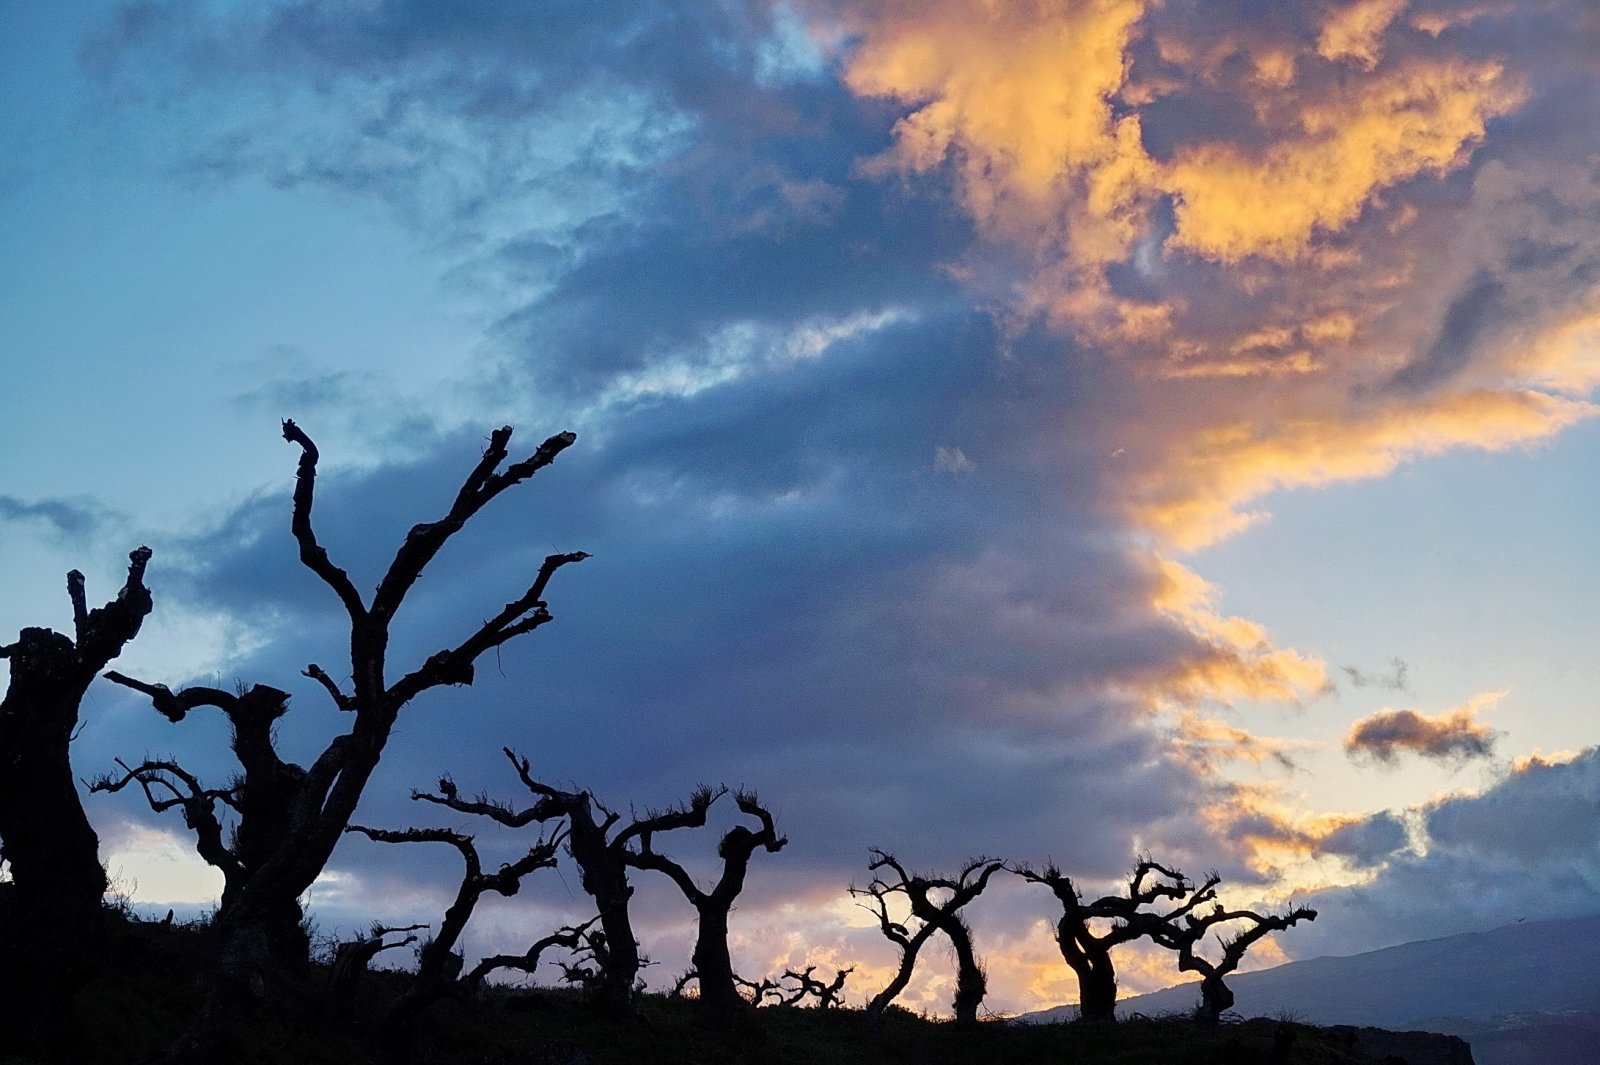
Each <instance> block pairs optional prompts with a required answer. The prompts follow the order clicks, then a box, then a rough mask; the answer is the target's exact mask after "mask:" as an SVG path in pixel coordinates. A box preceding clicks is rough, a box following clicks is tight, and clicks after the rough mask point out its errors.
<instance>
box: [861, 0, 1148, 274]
mask: <svg viewBox="0 0 1600 1065" xmlns="http://www.w3.org/2000/svg"><path fill="white" fill-rule="evenodd" d="M1147 6H1148V4H1147V3H1146V0H1088V2H1080V3H1068V2H1064V0H1057V2H1050V0H1034V2H1031V3H1005V4H1002V3H993V2H982V0H958V2H945V3H928V4H921V3H918V4H911V3H891V4H882V5H874V6H873V7H872V9H871V10H870V13H863V14H856V15H852V16H847V17H849V18H850V19H852V21H853V22H854V23H855V28H856V29H857V30H858V32H860V33H861V34H862V38H861V43H860V45H859V47H858V48H857V49H856V51H855V52H854V53H853V54H852V55H851V57H850V60H849V63H848V65H847V67H846V70H845V81H846V83H847V84H848V85H849V86H850V88H851V89H852V90H854V91H855V92H857V93H860V94H862V95H865V96H880V97H889V98H892V99H895V100H900V101H903V102H905V103H907V104H911V105H914V109H913V110H912V111H911V112H910V113H909V114H907V115H906V116H905V117H904V118H902V119H901V120H900V121H899V123H897V124H896V126H895V130H894V137H895V140H894V145H893V146H892V147H891V148H890V149H889V150H888V151H887V152H885V153H884V154H882V155H880V156H877V157H875V158H874V159H871V160H869V161H868V162H867V163H866V164H865V168H866V170H867V171H868V172H869V173H872V172H876V173H886V172H893V171H900V172H907V173H913V172H919V171H927V170H932V169H934V168H935V167H938V166H940V165H941V164H943V163H944V162H945V161H946V160H947V159H951V160H953V161H954V163H955V165H956V169H957V173H958V175H959V179H958V181H959V188H960V191H961V195H962V199H963V202H964V203H965V205H966V207H967V209H968V210H969V211H970V212H971V213H972V214H973V216H974V217H975V218H976V219H977V220H978V221H979V222H980V223H981V224H983V225H985V226H989V227H992V228H995V229H998V230H1001V231H1003V232H1004V233H1005V234H1006V235H1009V236H1013V237H1018V236H1026V235H1028V234H1029V233H1032V232H1035V227H1036V226H1037V225H1038V223H1040V222H1041V221H1045V220H1049V219H1053V218H1055V217H1056V216H1057V214H1058V212H1059V211H1060V209H1061V208H1062V206H1063V204H1064V203H1066V202H1081V203H1083V204H1084V205H1085V207H1086V209H1085V210H1084V212H1083V218H1082V219H1081V220H1082V221H1084V222H1085V223H1088V222H1092V221H1098V222H1100V223H1107V222H1109V223H1111V225H1110V228H1111V230H1113V231H1117V232H1121V231H1123V230H1125V229H1126V228H1127V220H1126V219H1124V218H1122V217H1120V216H1122V215H1124V214H1125V212H1126V211H1127V210H1128V208H1129V206H1130V202H1131V199H1132V197H1133V196H1134V195H1135V194H1136V192H1137V191H1138V190H1139V189H1140V188H1141V187H1147V186H1149V184H1150V174H1151V164H1150V161H1149V159H1148V157H1147V156H1146V155H1145V153H1144V150H1143V147H1142V145H1141V137H1140V129H1139V122H1138V118H1137V117H1136V116H1132V117H1123V118H1116V117H1114V116H1113V113H1112V107H1111V99H1112V97H1113V96H1114V95H1115V94H1116V92H1117V91H1118V90H1119V89H1120V88H1121V86H1122V84H1123V82H1124V81H1125V80H1126V77H1127V58H1126V50H1127V46H1128V43H1129V41H1130V40H1131V39H1132V38H1133V35H1134V33H1135V29H1136V27H1137V25H1138V23H1139V20H1140V19H1141V18H1143V16H1144V14H1145V11H1146V8H1147ZM1073 182H1081V184H1078V185H1076V186H1074V187H1070V188H1069V185H1071V183H1073ZM1068 192H1070V193H1071V194H1072V195H1070V196H1064V195H1063V193H1068ZM1090 228H1091V229H1093V228H1095V227H1093V226H1091V227H1090ZM1082 239H1083V241H1084V243H1085V245H1086V247H1087V248H1089V249H1094V248H1095V247H1096V246H1097V245H1101V244H1103V243H1104V242H1105V240H1106V237H1105V235H1104V234H1084V235H1083V238H1082ZM1113 243H1115V244H1116V245H1117V247H1119V248H1120V246H1121V244H1120V243H1117V242H1116V241H1113ZM1104 253H1105V252H1104V249H1103V248H1102V249H1101V250H1100V251H1099V252H1098V254H1104ZM1091 254H1096V252H1094V251H1092V250H1091Z"/></svg>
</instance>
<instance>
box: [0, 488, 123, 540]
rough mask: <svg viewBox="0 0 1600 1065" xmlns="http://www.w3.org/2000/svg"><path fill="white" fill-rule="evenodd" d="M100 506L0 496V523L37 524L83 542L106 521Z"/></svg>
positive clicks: (57, 534)
mask: <svg viewBox="0 0 1600 1065" xmlns="http://www.w3.org/2000/svg"><path fill="white" fill-rule="evenodd" d="M106 517H107V515H106V512H105V510H104V508H102V507H101V506H100V505H99V504H97V503H95V502H93V501H91V500H85V499H60V498H54V497H52V498H45V499H34V500H27V499H18V498H17V497H16V496H11V495H0V521H4V522H37V523H39V524H41V525H43V526H44V527H45V528H47V529H48V530H49V531H50V532H51V533H53V534H54V535H56V536H63V537H69V538H72V539H82V538H83V537H86V536H89V535H91V534H93V533H94V532H96V531H97V530H98V529H99V528H100V526H101V525H102V523H103V522H104V521H105V520H106Z"/></svg>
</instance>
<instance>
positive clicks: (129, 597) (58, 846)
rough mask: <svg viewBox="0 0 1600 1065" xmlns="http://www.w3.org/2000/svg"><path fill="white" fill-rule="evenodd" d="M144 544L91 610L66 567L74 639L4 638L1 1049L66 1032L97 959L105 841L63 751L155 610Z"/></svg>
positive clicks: (48, 634)
mask: <svg viewBox="0 0 1600 1065" xmlns="http://www.w3.org/2000/svg"><path fill="white" fill-rule="evenodd" d="M149 561H150V549H149V548H148V547H141V548H139V549H137V550H136V551H133V552H131V553H130V554H129V555H128V578H127V581H126V582H125V583H124V584H123V586H122V589H121V591H119V592H118V593H117V597H116V598H115V599H113V600H111V601H110V602H109V603H106V604H105V605H104V606H100V607H96V608H94V609H93V610H91V609H89V605H88V601H87V596H86V594H85V590H84V577H83V574H82V573H80V572H78V571H77V570H73V571H72V572H71V573H68V574H67V597H68V598H69V599H70V600H71V601H72V623H73V635H72V636H71V637H68V636H64V635H62V634H61V633H58V632H55V631H53V630H51V629H46V628H26V629H23V630H22V632H21V634H20V635H19V636H18V638H17V642H16V643H12V644H5V645H0V658H4V659H8V660H9V662H10V665H11V677H10V681H9V682H8V684H7V686H6V694H5V698H4V699H3V700H0V860H3V861H4V862H5V864H7V865H8V866H9V867H10V869H11V883H10V884H9V885H4V886H3V887H0V944H3V946H0V951H3V961H0V1003H4V1008H0V1047H7V1048H10V1047H15V1048H18V1049H19V1050H21V1049H27V1048H30V1047H31V1048H37V1049H41V1050H42V1049H45V1048H47V1047H49V1046H51V1045H53V1044H55V1043H57V1042H59V1041H60V1040H61V1039H62V1038H64V1036H65V1034H66V1031H67V1016H68V1014H67V1010H68V1003H69V1000H70V998H71V994H72V991H73V989H74V988H75V987H76V986H77V985H78V984H80V983H81V982H82V981H83V980H84V979H86V978H87V976H88V975H89V974H90V973H91V972H92V971H93V970H94V968H95V967H96V966H97V965H98V964H99V960H100V955H101V953H102V950H103V946H104V943H103V939H104V931H103V922H102V915H101V912H100V899H101V897H102V896H103V895H104V894H105V890H106V876H105V870H104V869H102V868H101V867H100V854H99V848H100V840H99V837H97V836H96V835H95V832H94V829H93V828H91V827H90V825H89V819H88V818H87V817H86V816H84V812H83V804H82V803H81V802H80V801H79V799H78V789H77V780H76V778H74V777H73V775H72V763H71V759H70V756H69V751H68V747H69V746H70V745H71V742H72V738H73V736H74V734H75V732H76V730H77V725H78V707H79V704H80V703H81V702H82V701H83V696H84V693H85V692H87V691H88V689H89V683H90V681H92V680H93V679H94V677H95V674H97V673H99V672H100V670H102V669H104V668H105V665H106V663H107V662H109V661H111V660H112V659H113V658H115V657H117V655H119V654H121V653H122V648H123V646H124V645H125V644H126V643H127V642H128V641H129V640H131V639H133V637H134V636H135V635H136V634H137V633H138V632H139V627H140V625H141V624H142V623H143V621H144V619H145V616H146V615H148V614H149V613H150V607H151V601H150V592H149V590H148V589H146V588H145V586H144V571H145V566H146V564H148V563H149Z"/></svg>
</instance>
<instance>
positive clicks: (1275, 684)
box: [1153, 558, 1328, 739]
mask: <svg viewBox="0 0 1600 1065" xmlns="http://www.w3.org/2000/svg"><path fill="white" fill-rule="evenodd" d="M1156 565H1157V567H1158V572H1159V574H1160V586H1159V588H1158V590H1157V592H1156V595H1155V599H1154V603H1153V605H1154V606H1155V608H1156V609H1157V610H1159V611H1161V612H1162V613H1164V614H1166V615H1167V616H1168V617H1171V618H1173V619H1174V620H1176V621H1178V622H1179V623H1181V624H1182V625H1183V626H1184V627H1185V628H1186V629H1188V630H1189V631H1190V632H1191V633H1193V634H1194V635H1195V636H1196V637H1197V638H1199V639H1200V640H1201V641H1202V642H1203V643H1204V644H1205V646H1206V648H1207V650H1208V652H1209V653H1208V654H1206V655H1205V656H1204V657H1202V658H1200V659H1198V660H1195V661H1191V662H1189V663H1187V664H1186V665H1185V667H1184V671H1183V673H1182V675H1181V676H1180V677H1178V678H1177V679H1176V682H1175V683H1174V684H1173V685H1172V688H1173V689H1175V691H1174V694H1175V695H1176V696H1177V697H1179V698H1195V697H1203V698H1211V699H1215V700H1218V701H1219V702H1231V701H1233V700H1235V699H1275V700H1280V701H1284V702H1299V701H1300V700H1302V699H1303V698H1305V697H1307V696H1310V695H1315V694H1317V693H1319V692H1322V691H1324V690H1326V688H1327V687H1328V674H1327V665H1326V663H1324V662H1323V661H1322V659H1320V658H1317V657H1315V656H1311V655H1303V654H1301V653H1299V652H1298V651H1293V650H1289V649H1286V648H1280V647H1277V646H1275V645H1274V644H1273V642H1272V639H1271V637H1270V636H1268V634H1267V630H1266V629H1265V628H1264V627H1263V626H1261V625H1259V624H1257V623H1256V622H1254V621H1250V620H1249V619H1247V618H1241V617H1228V616H1225V615H1223V614H1221V613H1219V612H1218V611H1217V610H1216V607H1215V600H1216V595H1217V590H1216V588H1215V587H1214V586H1213V585H1211V584H1210V583H1208V582H1207V581H1206V580H1205V579H1204V578H1202V577H1201V576H1200V575H1199V574H1197V573H1195V572H1194V571H1193V570H1191V569H1189V568H1188V567H1186V566H1184V565H1182V564H1181V563H1178V562H1174V561H1172V560H1170V559H1160V558H1158V559H1157V560H1156ZM1180 728H1181V726H1180ZM1191 732H1192V733H1193V735H1194V736H1195V738H1196V739H1199V738H1201V737H1200V735H1199V726H1198V724H1195V725H1192V726H1191ZM1215 738H1217V737H1213V739H1215Z"/></svg>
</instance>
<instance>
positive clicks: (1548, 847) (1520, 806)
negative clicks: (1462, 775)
mask: <svg viewBox="0 0 1600 1065" xmlns="http://www.w3.org/2000/svg"><path fill="white" fill-rule="evenodd" d="M1520 764H1521V768H1517V769H1513V770H1511V771H1509V772H1506V773H1504V775H1502V776H1501V777H1500V778H1499V779H1498V780H1497V781H1496V782H1495V783H1493V784H1492V785H1491V786H1489V787H1488V788H1486V789H1485V790H1483V791H1482V792H1479V793H1477V794H1469V795H1452V796H1447V797H1444V798H1440V799H1436V800H1434V801H1432V802H1430V803H1426V804H1424V805H1423V806H1422V807H1420V808H1419V809H1418V810H1416V811H1415V817H1416V822H1417V828H1418V830H1419V832H1418V835H1419V841H1420V843H1421V846H1419V847H1417V848H1416V849H1410V848H1405V849H1399V850H1396V851H1395V852H1393V853H1391V854H1390V855H1388V856H1387V857H1386V858H1383V860H1382V861H1381V862H1380V863H1379V864H1378V865H1377V866H1375V867H1374V868H1373V869H1372V870H1371V873H1370V875H1369V876H1368V877H1367V878H1366V879H1364V880H1363V881H1362V882H1361V883H1359V884H1355V885H1351V886H1344V887H1337V888H1329V889H1325V890H1319V891H1316V892H1314V893H1313V894H1312V895H1311V897H1310V898H1309V899H1308V901H1309V903H1310V904H1311V905H1313V906H1315V907H1316V908H1317V909H1318V911H1320V912H1321V914H1322V921H1319V922H1318V923H1319V925H1321V926H1323V927H1319V928H1318V929H1317V930H1315V931H1310V930H1308V931H1307V932H1306V933H1305V934H1304V935H1300V936H1296V937H1295V940H1294V941H1293V942H1292V944H1290V946H1291V947H1292V949H1293V951H1294V953H1295V955H1296V956H1297V957H1315V956H1316V955H1317V954H1320V953H1329V952H1332V953H1340V954H1347V953H1350V952H1352V951H1361V950H1371V949H1375V948H1378V947H1382V946H1389V945H1392V944H1395V943H1400V942H1404V941H1407V940H1415V939H1425V938H1429V937H1431V936H1441V935H1449V934H1452V933H1455V932H1459V931H1462V930H1464V929H1471V930H1485V929H1489V928H1494V927H1496V926H1499V925H1503V924H1509V923H1511V922H1513V921H1517V920H1521V919H1525V918H1528V917H1532V916H1540V917H1567V916H1578V915H1583V914H1593V913H1595V912H1600V888H1597V886H1596V885H1600V836H1597V832H1600V828H1597V826H1600V816H1597V814H1600V748H1592V747H1591V748H1589V749H1587V750H1585V751H1583V752H1581V753H1579V754H1578V755H1576V756H1575V757H1573V758H1572V759H1571V760H1570V761H1562V762H1546V761H1543V760H1536V761H1527V762H1522V763H1520ZM1393 817H1394V815H1378V816H1377V817H1375V818H1374V819H1373V820H1374V827H1375V828H1376V825H1377V822H1378V820H1379V819H1380V818H1383V819H1387V820H1393ZM1368 832H1372V830H1370V829H1364V830H1363V834H1366V833H1368ZM1384 833H1388V834H1391V835H1393V836H1394V837H1395V838H1398V833H1395V832H1394V830H1393V829H1392V828H1382V829H1379V830H1377V831H1376V832H1373V833H1372V834H1373V835H1375V836H1378V837H1381V836H1382V835H1383V834H1384ZM1379 857H1381V855H1378V854H1377V853H1375V852H1374V853H1369V854H1367V855H1366V856H1365V858H1366V859H1371V858H1379Z"/></svg>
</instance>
